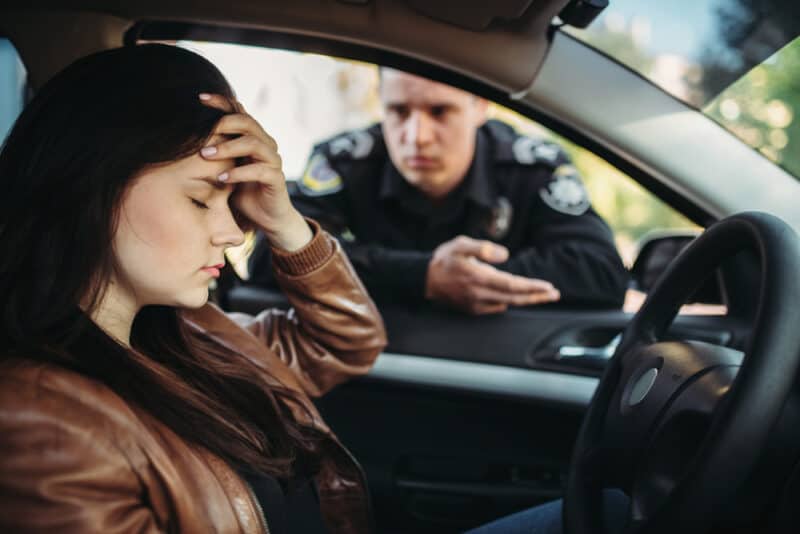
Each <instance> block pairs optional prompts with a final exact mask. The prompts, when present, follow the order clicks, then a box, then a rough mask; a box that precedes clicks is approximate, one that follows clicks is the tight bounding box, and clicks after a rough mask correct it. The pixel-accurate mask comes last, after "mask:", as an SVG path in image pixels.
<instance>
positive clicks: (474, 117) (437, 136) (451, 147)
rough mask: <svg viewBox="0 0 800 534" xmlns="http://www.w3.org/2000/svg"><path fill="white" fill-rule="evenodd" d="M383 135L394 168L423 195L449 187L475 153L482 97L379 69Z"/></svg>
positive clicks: (459, 178) (458, 180) (483, 114)
mask: <svg viewBox="0 0 800 534" xmlns="http://www.w3.org/2000/svg"><path fill="white" fill-rule="evenodd" d="M381 101H382V103H383V110H384V120H383V136H384V139H385V140H386V147H387V148H388V150H389V157H391V159H392V163H394V166H395V167H397V169H398V170H399V171H400V174H402V175H403V177H404V178H405V179H406V180H407V181H408V182H409V183H410V184H411V185H413V186H414V187H417V188H418V189H420V190H421V191H422V192H423V193H425V194H426V195H427V196H429V197H432V198H441V197H443V196H445V195H447V194H448V193H449V192H450V191H452V190H453V189H454V188H455V187H456V186H457V185H458V184H459V183H461V181H462V180H463V179H464V176H465V175H466V173H467V170H468V169H469V166H470V164H471V163H472V159H473V157H474V155H475V136H476V131H477V129H478V127H480V125H481V124H483V123H484V121H485V120H486V106H487V103H486V101H485V100H483V99H480V98H478V97H475V96H473V95H471V94H469V93H466V92H464V91H461V90H460V89H456V88H454V87H450V86H449V85H444V84H441V83H437V82H433V81H430V80H427V79H425V78H420V77H418V76H413V75H411V74H406V73H404V72H399V71H396V70H392V69H382V70H381Z"/></svg>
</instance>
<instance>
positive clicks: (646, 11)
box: [564, 0, 800, 178]
mask: <svg viewBox="0 0 800 534" xmlns="http://www.w3.org/2000/svg"><path fill="white" fill-rule="evenodd" d="M564 29H565V31H567V32H568V33H569V34H570V35H572V36H574V37H576V38H578V39H580V40H582V41H584V42H585V43H587V44H589V45H591V46H593V47H595V48H597V49H598V50H601V51H602V52H604V53H606V54H608V55H609V56H611V57H612V58H614V59H615V60H617V61H619V62H620V63H622V64H624V65H626V66H628V67H629V68H631V69H633V70H634V71H636V72H638V73H640V74H641V75H643V76H644V77H646V78H647V79H649V80H650V81H652V82H653V83H655V84H656V85H658V86H659V87H661V88H662V89H664V90H665V91H667V92H668V93H670V94H672V95H673V96H675V97H677V98H679V99H681V100H682V101H684V102H686V103H687V104H689V105H691V106H693V107H695V108H697V109H698V110H701V111H702V112H703V113H705V114H706V115H707V116H709V117H710V118H712V119H714V120H715V121H717V122H718V123H720V124H721V125H722V126H724V127H725V128H726V129H728V131H730V132H731V133H733V134H734V135H736V136H737V137H739V139H741V140H742V141H744V142H745V143H747V144H748V145H749V146H751V147H752V148H754V149H756V150H758V151H759V152H761V153H762V154H763V155H764V156H766V157H768V158H770V159H771V160H772V161H774V162H775V163H778V164H779V165H781V166H782V167H783V168H784V169H786V170H787V171H788V172H790V173H791V174H792V175H793V176H795V177H796V178H797V177H800V119H798V118H797V116H798V114H800V39H797V37H798V35H800V2H797V1H796V0H670V1H669V2H667V1H664V0H611V2H610V5H609V7H608V8H607V9H606V10H605V11H604V12H603V14H602V15H601V16H600V17H599V18H598V20H596V21H595V22H594V23H593V24H592V25H591V26H590V27H589V28H587V29H586V30H577V29H574V28H570V27H566V26H565V27H564Z"/></svg>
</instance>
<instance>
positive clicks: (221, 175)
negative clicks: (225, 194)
mask: <svg viewBox="0 0 800 534" xmlns="http://www.w3.org/2000/svg"><path fill="white" fill-rule="evenodd" d="M229 176H230V175H229V174H228V173H227V172H223V173H222V174H220V175H219V176H217V180H219V181H220V182H224V181H226V180H227V179H228V177H229Z"/></svg>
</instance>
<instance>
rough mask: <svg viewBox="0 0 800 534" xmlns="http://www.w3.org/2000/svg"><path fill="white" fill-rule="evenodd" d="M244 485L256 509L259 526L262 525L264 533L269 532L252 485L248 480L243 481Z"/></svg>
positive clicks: (265, 518) (265, 517) (267, 533)
mask: <svg viewBox="0 0 800 534" xmlns="http://www.w3.org/2000/svg"><path fill="white" fill-rule="evenodd" d="M243 482H244V485H245V486H247V491H248V493H249V494H250V499H251V500H252V501H253V506H254V508H255V509H256V512H257V514H256V515H257V516H258V518H259V519H260V523H261V526H262V527H264V529H263V531H264V533H265V534H269V523H267V516H266V515H264V509H263V508H261V503H260V502H258V497H256V492H255V491H253V487H252V486H251V485H250V483H249V482H247V481H243Z"/></svg>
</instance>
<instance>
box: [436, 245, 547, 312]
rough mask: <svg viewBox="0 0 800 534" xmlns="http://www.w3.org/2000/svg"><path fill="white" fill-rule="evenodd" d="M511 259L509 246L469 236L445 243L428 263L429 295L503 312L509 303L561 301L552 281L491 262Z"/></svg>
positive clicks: (462, 306)
mask: <svg viewBox="0 0 800 534" xmlns="http://www.w3.org/2000/svg"><path fill="white" fill-rule="evenodd" d="M507 259H508V249H506V248H505V247H503V246H500V245H497V244H496V243H492V242H491V241H480V240H477V239H472V238H469V237H466V236H459V237H456V238H455V239H451V240H450V241H447V242H446V243H442V244H441V245H439V247H438V248H437V249H436V250H435V251H434V252H433V258H432V259H431V261H430V263H429V264H428V273H427V279H426V283H425V297H426V298H428V299H430V300H435V301H439V302H443V303H446V304H448V305H450V306H453V307H454V308H457V309H459V310H462V311H466V312H468V313H472V314H476V315H480V314H489V313H500V312H504V311H505V310H507V309H508V307H509V306H529V305H532V304H544V303H547V302H555V301H557V300H558V299H559V298H560V297H561V295H560V293H559V292H558V290H557V289H556V288H555V287H553V285H552V284H551V283H550V282H547V281H545V280H538V279H536V278H527V277H524V276H517V275H514V274H510V273H506V272H503V271H499V270H498V269H496V268H494V267H492V266H491V265H489V263H502V262H504V261H506V260H507Z"/></svg>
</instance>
